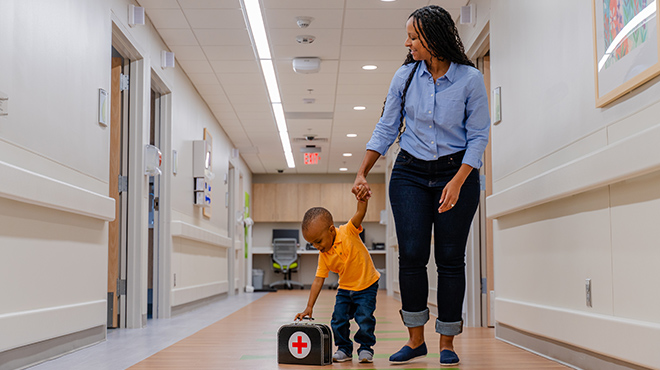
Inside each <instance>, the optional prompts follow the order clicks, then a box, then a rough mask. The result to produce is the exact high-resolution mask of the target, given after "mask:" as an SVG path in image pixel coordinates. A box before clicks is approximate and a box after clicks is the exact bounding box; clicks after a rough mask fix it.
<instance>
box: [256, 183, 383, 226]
mask: <svg viewBox="0 0 660 370" xmlns="http://www.w3.org/2000/svg"><path fill="white" fill-rule="evenodd" d="M370 186H371V190H372V193H373V194H372V197H371V200H369V208H368V209H367V215H366V216H365V219H364V221H367V222H378V221H380V211H381V210H383V209H385V199H386V196H385V184H370ZM352 187H353V184H352V183H326V184H300V183H269V184H253V187H252V215H253V216H252V218H253V220H254V221H255V222H300V221H302V218H303V215H304V214H305V212H306V211H307V210H308V209H310V208H311V207H325V208H327V209H328V210H329V211H330V212H331V213H332V216H333V218H334V220H335V221H336V222H346V221H348V220H350V218H351V217H353V215H354V214H355V210H356V208H357V203H356V202H357V201H356V200H355V197H354V196H353V195H352V194H351V188H352Z"/></svg>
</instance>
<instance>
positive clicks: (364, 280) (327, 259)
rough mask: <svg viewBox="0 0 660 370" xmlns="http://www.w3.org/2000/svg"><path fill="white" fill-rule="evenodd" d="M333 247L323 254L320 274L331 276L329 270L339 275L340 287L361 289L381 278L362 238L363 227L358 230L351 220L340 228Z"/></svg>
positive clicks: (318, 271) (320, 260)
mask: <svg viewBox="0 0 660 370" xmlns="http://www.w3.org/2000/svg"><path fill="white" fill-rule="evenodd" d="M336 231H337V236H336V237H335V242H334V244H333V245H332V248H331V249H330V250H329V251H328V252H326V253H319V264H318V267H317V269H316V276H318V277H322V278H327V277H328V271H332V272H336V273H337V274H339V289H345V290H353V291H360V290H364V289H366V288H368V287H370V286H371V285H372V284H373V283H375V282H376V281H378V279H379V278H380V273H379V272H378V271H377V270H376V267H375V266H374V262H373V261H372V260H371V256H370V255H369V251H368V250H367V247H365V246H364V244H363V243H362V240H360V233H361V232H362V226H360V228H359V229H356V228H355V226H354V225H353V224H352V223H351V222H350V221H349V222H348V223H347V224H345V225H341V226H340V227H339V228H336Z"/></svg>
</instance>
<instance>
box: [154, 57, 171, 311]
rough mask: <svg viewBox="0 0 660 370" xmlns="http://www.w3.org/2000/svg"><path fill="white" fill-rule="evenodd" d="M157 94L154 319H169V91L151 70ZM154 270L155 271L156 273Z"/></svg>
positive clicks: (159, 77)
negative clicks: (159, 160) (159, 158)
mask: <svg viewBox="0 0 660 370" xmlns="http://www.w3.org/2000/svg"><path fill="white" fill-rule="evenodd" d="M152 89H153V90H155V91H157V92H158V93H160V98H159V100H160V109H159V112H158V114H159V115H160V147H159V148H160V151H161V153H162V160H163V163H162V165H161V171H162V174H161V175H160V197H159V199H160V200H159V218H158V220H159V225H158V226H159V227H158V253H154V257H155V258H156V259H157V260H156V261H154V267H155V266H156V265H157V266H158V269H155V268H154V283H156V282H158V283H157V289H154V300H153V304H154V310H153V317H154V318H159V319H162V318H169V317H171V316H172V306H171V298H170V297H171V293H172V279H171V276H172V273H171V271H172V234H171V231H170V223H171V219H172V215H171V212H170V209H171V205H170V204H171V203H170V202H171V193H172V192H171V181H172V176H176V174H174V173H173V172H174V171H173V169H174V165H175V164H174V163H173V160H174V158H173V155H172V91H171V89H170V88H169V87H168V86H167V84H166V83H165V82H164V80H163V78H161V76H160V75H159V74H158V71H157V70H156V69H154V68H151V88H150V89H149V91H151V90H152ZM156 270H157V271H156Z"/></svg>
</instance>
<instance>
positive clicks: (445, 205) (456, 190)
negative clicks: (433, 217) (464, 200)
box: [438, 179, 463, 213]
mask: <svg viewBox="0 0 660 370" xmlns="http://www.w3.org/2000/svg"><path fill="white" fill-rule="evenodd" d="M461 186H463V184H462V183H461V182H459V181H456V180H455V179H454V180H451V181H449V182H448V183H447V185H446V186H445V188H444V189H443V190H442V196H441V197H440V207H439V208H438V213H442V212H446V211H449V210H451V209H452V208H454V206H455V205H456V203H458V195H459V194H460V193H461Z"/></svg>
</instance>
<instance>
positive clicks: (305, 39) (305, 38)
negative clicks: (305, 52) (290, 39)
mask: <svg viewBox="0 0 660 370" xmlns="http://www.w3.org/2000/svg"><path fill="white" fill-rule="evenodd" d="M314 40H316V36H312V35H298V36H296V41H298V43H299V44H311V43H312V42H314Z"/></svg>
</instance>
